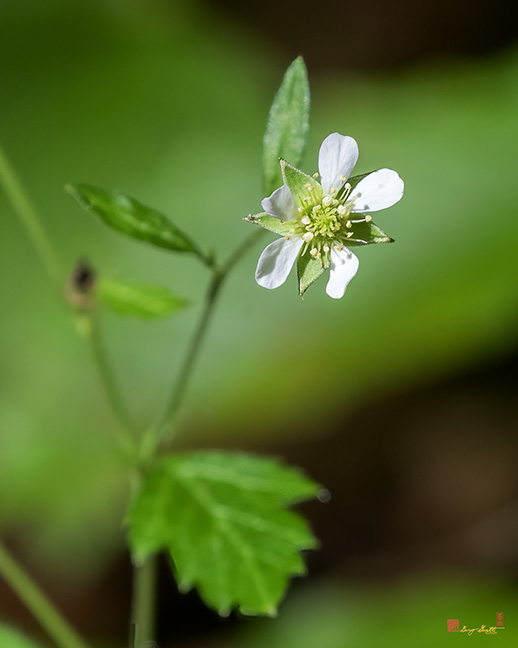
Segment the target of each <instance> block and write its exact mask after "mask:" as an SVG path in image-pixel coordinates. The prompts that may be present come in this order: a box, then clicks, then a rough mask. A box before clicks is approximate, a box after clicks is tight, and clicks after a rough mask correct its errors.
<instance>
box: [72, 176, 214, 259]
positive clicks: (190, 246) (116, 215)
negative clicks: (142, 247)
mask: <svg viewBox="0 0 518 648" xmlns="http://www.w3.org/2000/svg"><path fill="white" fill-rule="evenodd" d="M65 189H66V191H67V192H68V193H69V194H70V195H71V196H73V197H74V198H75V199H76V200H77V202H78V203H79V204H80V205H81V207H83V209H85V210H86V211H87V212H91V213H93V214H95V215H96V216H99V218H101V219H102V220H103V221H104V222H105V223H106V224H107V225H109V226H110V227H111V228H112V229H115V230H117V231H118V232H122V233H123V234H127V235H128V236H131V237H132V238H135V239H139V240H141V241H146V242H147V243H151V244H152V245H156V246H158V247H161V248H165V249H167V250H174V251H175V252H193V253H195V254H197V255H198V256H200V257H202V258H204V259H205V257H204V255H203V254H202V253H201V251H200V250H199V248H198V247H197V246H196V245H195V244H194V242H193V241H192V240H191V239H190V238H189V237H188V236H187V235H186V234H184V233H183V232H182V231H181V230H180V229H179V228H178V227H176V225H174V224H173V223H172V222H171V221H170V220H169V219H168V218H166V217H165V216H164V215H163V214H161V213H160V212H158V211H156V209H152V208H151V207H146V206H145V205H143V204H142V203H140V202H138V201H137V200H135V199H134V198H130V197H129V196H126V195H125V194H122V193H119V192H117V191H106V190H105V189H100V188H98V187H92V186H89V185H85V184H79V185H67V186H66V187H65Z"/></svg>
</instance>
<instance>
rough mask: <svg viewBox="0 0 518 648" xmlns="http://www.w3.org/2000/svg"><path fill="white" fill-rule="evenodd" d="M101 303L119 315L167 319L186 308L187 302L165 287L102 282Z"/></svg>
mask: <svg viewBox="0 0 518 648" xmlns="http://www.w3.org/2000/svg"><path fill="white" fill-rule="evenodd" d="M97 295H98V297H99V300H100V301H101V303H102V304H103V305H104V306H106V307H107V308H109V309H110V310H112V311H113V312H114V313H117V314H118V315H129V316H136V317H145V318H148V319H153V318H158V317H165V316H166V315H171V314H172V313H174V312H176V311H178V310H181V309H182V308H185V306H186V305H187V300H185V299H183V298H182V297H178V296H177V295H174V294H173V293H172V292H171V291H170V290H169V289H168V288H164V287H163V286H151V285H148V284H128V283H119V282H115V281H107V280H102V281H100V282H99V283H98V285H97Z"/></svg>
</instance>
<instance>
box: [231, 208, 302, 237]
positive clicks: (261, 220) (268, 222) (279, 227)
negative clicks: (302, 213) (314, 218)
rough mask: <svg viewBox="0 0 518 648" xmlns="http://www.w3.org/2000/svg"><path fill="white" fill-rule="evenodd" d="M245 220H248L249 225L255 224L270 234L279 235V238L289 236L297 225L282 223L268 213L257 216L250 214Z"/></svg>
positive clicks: (287, 222)
mask: <svg viewBox="0 0 518 648" xmlns="http://www.w3.org/2000/svg"><path fill="white" fill-rule="evenodd" d="M244 220H246V221H247V222H248V223H255V224H256V225H260V226H261V227H263V228H264V229H266V230H268V231H269V232H274V233H275V234H279V236H288V235H289V234H290V233H289V230H290V229H292V228H293V227H294V226H296V225H297V223H296V222H295V221H282V220H279V219H278V218H274V217H273V216H270V215H269V214H267V213H266V212H262V213H261V214H255V215H254V214H250V216H247V217H246V218H245V219H244Z"/></svg>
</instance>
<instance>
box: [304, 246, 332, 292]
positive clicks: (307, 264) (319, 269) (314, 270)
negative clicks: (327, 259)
mask: <svg viewBox="0 0 518 648" xmlns="http://www.w3.org/2000/svg"><path fill="white" fill-rule="evenodd" d="M327 267H328V266H326V265H324V263H322V260H321V259H315V258H314V257H312V256H311V254H308V253H306V254H303V255H302V256H299V258H298V260H297V278H298V282H299V295H303V294H304V293H305V292H306V290H307V289H308V288H309V287H310V286H311V284H312V283H314V282H315V281H316V280H317V279H318V278H319V277H320V275H321V274H322V273H323V272H324V270H326V269H327Z"/></svg>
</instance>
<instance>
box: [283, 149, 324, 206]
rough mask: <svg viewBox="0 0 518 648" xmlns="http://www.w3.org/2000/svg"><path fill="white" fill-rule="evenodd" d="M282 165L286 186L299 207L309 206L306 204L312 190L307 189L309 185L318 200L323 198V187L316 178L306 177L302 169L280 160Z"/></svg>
mask: <svg viewBox="0 0 518 648" xmlns="http://www.w3.org/2000/svg"><path fill="white" fill-rule="evenodd" d="M280 164H281V171H282V179H283V180H284V184H286V185H287V186H288V189H289V190H290V191H291V194H292V196H293V197H294V198H295V202H296V203H297V205H299V207H306V206H307V204H306V203H305V202H304V198H306V197H307V196H309V195H310V190H309V189H308V188H307V185H310V186H311V187H312V188H313V191H314V192H315V195H316V196H317V197H318V198H321V197H322V187H321V186H320V184H319V183H318V182H317V181H316V180H315V178H312V177H311V176H308V175H306V174H305V173H304V172H303V171H301V170H300V169H297V168H296V167H294V166H292V165H291V164H290V163H289V162H286V160H280Z"/></svg>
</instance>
